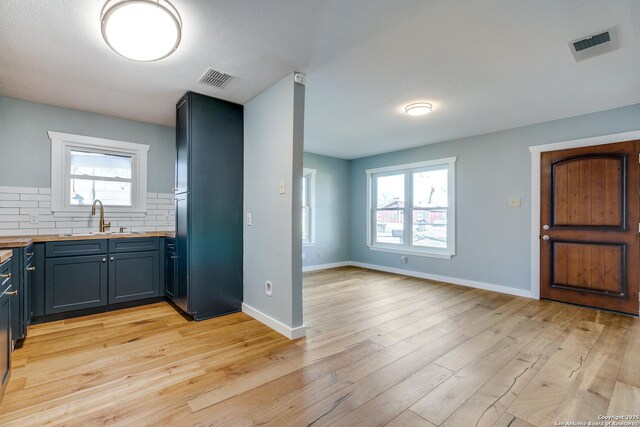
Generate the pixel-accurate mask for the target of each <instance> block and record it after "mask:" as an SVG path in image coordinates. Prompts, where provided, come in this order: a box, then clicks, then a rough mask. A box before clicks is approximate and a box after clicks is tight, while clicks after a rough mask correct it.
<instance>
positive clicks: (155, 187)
mask: <svg viewBox="0 0 640 427" xmlns="http://www.w3.org/2000/svg"><path fill="white" fill-rule="evenodd" d="M49 130H52V131H56V132H63V133H72V134H77V135H86V136H94V137H98V138H108V139H116V140H120V141H127V142H137V143H141V144H148V145H150V146H151V148H150V149H149V155H148V171H147V173H148V180H147V181H148V185H147V189H148V191H149V192H152V193H171V192H173V186H174V164H175V155H176V154H175V152H176V149H175V129H174V128H172V127H167V126H159V125H153V124H149V123H142V122H136V121H132V120H125V119H120V118H116V117H111V116H105V115H102V114H95V113H87V112H84V111H78V110H72V109H69V108H62V107H54V106H51V105H45V104H38V103H35V102H29V101H23V100H18V99H13V98H6V97H0V152H1V153H2V159H3V160H5V161H4V162H3V165H2V168H0V185H7V186H17V187H50V186H51V183H50V182H51V140H50V139H49V137H48V136H47V131H49Z"/></svg>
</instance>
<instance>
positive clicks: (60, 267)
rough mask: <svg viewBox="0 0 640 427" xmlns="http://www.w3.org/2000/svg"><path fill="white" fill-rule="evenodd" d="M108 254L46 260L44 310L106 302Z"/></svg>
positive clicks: (52, 312)
mask: <svg viewBox="0 0 640 427" xmlns="http://www.w3.org/2000/svg"><path fill="white" fill-rule="evenodd" d="M107 295H108V294H107V255H89V256H76V257H64V258H50V259H47V260H46V283H45V314H54V313H63V312H67V311H72V310H80V309H84V308H93V307H100V306H103V305H106V304H107Z"/></svg>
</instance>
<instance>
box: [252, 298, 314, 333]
mask: <svg viewBox="0 0 640 427" xmlns="http://www.w3.org/2000/svg"><path fill="white" fill-rule="evenodd" d="M242 312H243V313H246V314H248V315H249V316H251V317H253V318H254V319H256V320H257V321H259V322H261V323H264V324H265V325H267V326H268V327H270V328H271V329H273V330H274V331H276V332H278V333H280V334H282V335H284V336H285V337H287V338H289V339H290V340H295V339H298V338H302V337H304V336H305V335H306V333H307V327H306V326H298V327H297V328H290V327H288V326H287V325H285V324H284V323H282V322H280V321H278V320H276V319H274V318H273V317H270V316H268V315H266V314H264V313H263V312H261V311H260V310H257V309H255V308H253V307H251V306H250V305H247V304H245V303H242Z"/></svg>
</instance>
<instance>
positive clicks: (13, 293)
mask: <svg viewBox="0 0 640 427" xmlns="http://www.w3.org/2000/svg"><path fill="white" fill-rule="evenodd" d="M5 295H18V291H11V292H5Z"/></svg>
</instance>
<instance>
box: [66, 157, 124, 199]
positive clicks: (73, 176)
mask: <svg viewBox="0 0 640 427" xmlns="http://www.w3.org/2000/svg"><path fill="white" fill-rule="evenodd" d="M68 164H69V186H70V188H69V190H70V191H69V204H70V205H91V204H93V202H94V201H95V200H96V199H100V200H101V201H102V203H104V204H105V205H108V206H131V205H132V182H133V162H132V157H131V156H126V155H114V154H104V153H100V152H88V151H80V150H74V149H71V150H69V163H68Z"/></svg>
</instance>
